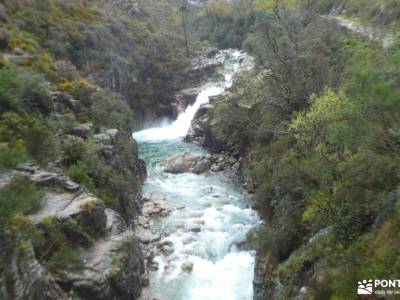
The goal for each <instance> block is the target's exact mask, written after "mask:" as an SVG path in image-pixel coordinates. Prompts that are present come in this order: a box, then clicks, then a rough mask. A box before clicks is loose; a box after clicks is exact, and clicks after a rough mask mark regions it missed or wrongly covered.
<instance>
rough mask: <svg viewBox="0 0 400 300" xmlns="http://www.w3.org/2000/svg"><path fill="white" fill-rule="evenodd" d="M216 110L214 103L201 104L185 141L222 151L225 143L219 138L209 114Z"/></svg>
mask: <svg viewBox="0 0 400 300" xmlns="http://www.w3.org/2000/svg"><path fill="white" fill-rule="evenodd" d="M213 111H214V105H212V104H208V103H207V104H203V105H202V106H200V108H199V110H198V111H197V113H196V115H195V116H194V118H193V120H192V124H191V126H190V129H189V131H188V133H187V135H186V137H185V142H190V143H193V144H196V145H199V146H202V147H205V148H207V149H209V150H211V151H212V152H221V151H222V150H224V148H225V146H226V145H225V143H224V142H223V141H221V140H219V139H218V138H217V137H216V136H215V134H214V132H213V131H212V128H211V126H210V124H209V123H210V122H209V114H210V113H212V112H213Z"/></svg>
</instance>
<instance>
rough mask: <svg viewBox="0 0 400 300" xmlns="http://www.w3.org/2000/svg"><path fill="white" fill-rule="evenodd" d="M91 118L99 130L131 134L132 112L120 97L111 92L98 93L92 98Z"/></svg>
mask: <svg viewBox="0 0 400 300" xmlns="http://www.w3.org/2000/svg"><path fill="white" fill-rule="evenodd" d="M91 101H92V103H93V105H92V107H91V116H92V118H93V121H94V123H95V126H97V128H103V127H105V128H118V129H120V130H122V131H124V132H129V129H130V127H131V126H130V124H131V123H132V118H133V115H132V111H131V109H130V108H129V106H128V105H127V104H126V102H124V101H123V100H122V99H121V98H120V96H119V95H118V94H116V93H113V92H111V91H109V90H103V91H98V92H96V93H94V94H93V95H92V96H91Z"/></svg>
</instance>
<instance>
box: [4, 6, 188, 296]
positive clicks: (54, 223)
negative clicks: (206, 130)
mask: <svg viewBox="0 0 400 300" xmlns="http://www.w3.org/2000/svg"><path fill="white" fill-rule="evenodd" d="M175 4H176V3H174V2H173V1H101V0H98V1H84V0H82V1H78V0H77V1H62V0H46V1H29V0H18V1H8V0H6V1H1V3H0V23H1V28H0V241H1V242H0V254H1V260H0V298H2V299H27V298H28V299H68V298H71V297H72V298H74V299H93V298H96V299H111V298H121V299H136V298H137V297H138V296H139V294H140V292H141V287H142V286H143V285H145V284H146V283H147V275H146V269H145V265H144V258H143V256H142V253H141V247H140V244H139V243H138V242H137V240H136V238H135V236H134V233H133V228H132V227H133V224H134V221H135V219H136V217H137V215H138V213H139V212H140V210H141V206H142V195H141V184H142V183H143V181H144V179H145V178H146V167H145V165H144V162H143V161H141V160H139V158H138V151H137V146H136V144H135V142H134V141H133V140H132V137H131V131H132V128H134V127H140V126H142V124H143V122H144V121H145V120H146V119H148V118H151V119H153V118H156V117H159V116H161V115H162V116H164V115H168V114H172V113H173V112H174V109H173V106H172V105H171V104H172V102H173V101H174V93H175V91H176V90H177V89H178V88H179V87H180V84H181V80H180V78H181V76H182V73H181V71H182V70H183V68H184V67H185V66H186V59H185V56H184V51H183V50H182V46H183V42H182V40H181V38H180V32H179V31H177V30H178V29H179V28H178V25H179V19H178V18H177V16H176V12H177V6H175ZM93 274H96V275H97V276H94V275H93ZM127 282H129V284H127Z"/></svg>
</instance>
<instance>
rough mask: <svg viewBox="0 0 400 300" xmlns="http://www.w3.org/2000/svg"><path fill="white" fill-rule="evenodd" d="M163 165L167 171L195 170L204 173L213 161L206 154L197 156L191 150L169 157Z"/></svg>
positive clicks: (174, 172) (177, 172)
mask: <svg viewBox="0 0 400 300" xmlns="http://www.w3.org/2000/svg"><path fill="white" fill-rule="evenodd" d="M162 167H163V169H164V172H166V173H172V174H179V173H185V172H193V173H195V174H202V173H205V172H207V171H208V170H209V169H210V167H211V161H210V160H209V159H208V158H207V157H205V156H195V155H193V154H190V153H189V152H182V153H177V154H175V155H173V156H171V157H169V158H167V159H166V160H165V161H164V162H163V163H162Z"/></svg>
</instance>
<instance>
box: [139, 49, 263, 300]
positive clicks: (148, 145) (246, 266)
mask: <svg viewBox="0 0 400 300" xmlns="http://www.w3.org/2000/svg"><path fill="white" fill-rule="evenodd" d="M223 54H224V55H225V62H224V69H223V75H224V80H222V81H221V82H219V83H215V84H213V85H211V86H210V87H208V88H206V89H204V90H203V91H202V92H201V93H200V94H199V95H198V97H197V99H196V102H195V103H194V104H193V105H191V106H189V107H188V108H187V109H186V111H185V112H184V113H182V114H181V115H179V116H178V118H177V120H175V121H174V122H172V123H170V124H168V125H165V126H160V127H156V128H150V129H146V130H143V131H140V132H137V133H134V134H133V137H134V138H135V139H136V140H137V141H138V144H139V150H140V155H141V157H142V158H143V159H144V160H145V161H146V164H147V167H148V173H149V176H148V179H147V180H146V182H145V185H144V188H143V192H144V194H145V195H150V194H151V193H153V192H160V193H162V194H163V195H164V196H165V199H166V200H165V204H164V205H165V206H166V207H167V208H170V209H171V210H172V213H171V214H170V215H168V216H165V217H156V218H152V219H151V221H150V229H151V230H152V231H153V232H154V233H160V232H161V233H162V235H163V237H162V239H161V241H160V242H161V243H164V242H169V243H170V244H172V245H173V252H172V253H167V254H168V255H167V254H166V253H161V252H157V251H156V257H155V258H154V261H155V262H156V263H157V264H158V270H156V271H153V272H151V273H150V295H149V297H150V298H149V299H153V298H156V299H159V300H250V299H252V298H253V286H252V282H253V276H254V274H253V273H254V255H255V253H254V252H252V251H245V250H242V249H241V246H242V245H243V243H244V242H245V239H246V234H247V233H248V232H249V230H250V229H251V228H253V226H254V225H256V224H257V223H258V222H259V218H258V216H257V214H256V212H255V211H254V210H252V209H251V208H249V203H248V197H247V194H246V192H245V191H243V190H242V189H241V188H240V187H238V186H236V185H235V184H234V183H233V182H231V180H230V179H229V178H228V177H227V176H226V175H225V174H223V173H210V174H204V175H195V174H192V173H184V174H166V173H164V172H163V171H162V169H161V168H160V166H159V163H160V162H162V161H163V160H164V159H165V158H167V157H169V156H171V155H173V154H175V153H177V152H182V151H187V152H191V153H193V154H205V153H206V152H205V150H204V149H202V148H200V147H197V146H195V145H191V144H187V143H184V142H183V138H184V136H185V135H186V134H187V132H188V130H189V128H190V125H191V121H192V119H193V118H194V116H195V114H196V112H197V110H198V109H199V108H200V106H201V105H203V104H205V103H208V102H209V97H211V96H215V95H218V94H221V93H222V92H223V91H224V90H225V89H226V88H228V87H230V86H231V84H232V78H233V75H234V74H235V73H236V72H237V71H238V70H239V69H240V68H242V67H243V66H242V65H241V63H240V61H241V60H242V58H243V57H242V56H243V55H244V54H243V53H241V52H239V51H232V50H227V51H224V52H223ZM176 207H181V208H183V209H179V210H177V209H175V208H176ZM193 225H195V226H200V228H201V230H196V231H193V230H191V228H193ZM188 262H190V263H192V264H193V269H192V270H191V272H185V271H184V270H182V265H183V264H185V263H188Z"/></svg>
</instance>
